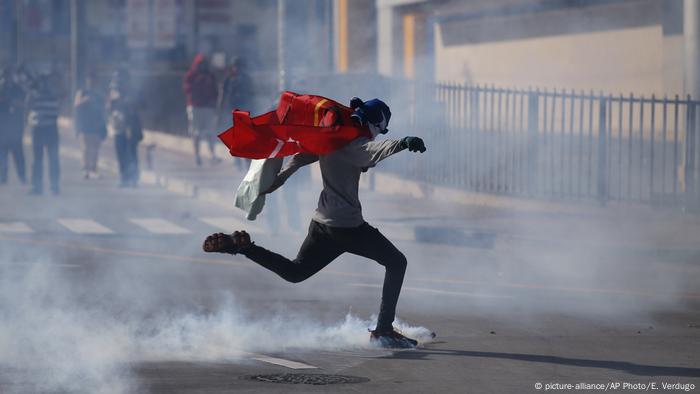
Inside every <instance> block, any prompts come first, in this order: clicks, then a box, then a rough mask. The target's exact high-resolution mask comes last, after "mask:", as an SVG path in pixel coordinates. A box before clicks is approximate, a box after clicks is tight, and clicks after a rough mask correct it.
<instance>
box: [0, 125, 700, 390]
mask: <svg viewBox="0 0 700 394" xmlns="http://www.w3.org/2000/svg"><path fill="white" fill-rule="evenodd" d="M64 139H65V138H64ZM74 145H75V144H74V143H73V142H72V141H70V140H66V141H65V146H66V147H67V148H68V151H65V150H64V155H63V156H62V165H63V179H62V190H63V193H62V194H61V195H60V196H58V197H52V196H40V197H36V196H27V195H26V191H27V190H26V188H23V187H20V186H18V185H16V184H10V185H8V186H4V187H3V188H2V189H0V259H1V260H0V263H1V267H2V268H1V270H2V271H1V275H0V283H1V286H0V316H2V324H1V325H0V392H3V393H4V392H22V393H24V392H30V393H33V392H89V393H95V392H127V393H131V392H152V393H195V392H197V393H199V392H207V393H219V392H221V393H223V392H233V391H241V392H261V391H264V392H360V391H362V392H401V393H406V392H411V393H412V392H419V393H433V392H446V393H447V392H449V393H452V392H454V393H463V392H474V393H522V392H536V391H538V390H536V384H537V383H542V384H543V385H546V384H550V386H549V387H550V388H551V387H552V386H551V385H552V384H571V385H573V386H574V387H573V388H572V389H571V390H567V389H565V388H562V387H561V386H559V387H555V389H557V390H551V391H561V392H563V391H573V389H575V385H576V384H601V385H603V386H602V387H604V388H607V389H608V390H612V389H615V388H617V391H622V390H623V389H624V388H627V389H626V390H625V391H626V392H637V391H643V390H642V387H641V386H640V384H647V385H648V384H652V383H653V384H655V385H656V386H655V387H656V388H657V389H658V390H657V391H660V392H672V391H673V390H663V387H662V385H663V384H665V383H669V384H676V383H680V384H681V385H688V384H693V385H695V387H696V388H695V389H694V391H700V389H698V388H697V386H699V385H700V352H699V350H700V309H699V307H700V288H699V287H698V283H700V281H699V279H700V266H699V265H698V264H697V262H698V261H700V259H699V257H700V247H699V246H698V245H697V244H695V243H693V242H692V240H693V238H692V236H690V235H689V234H688V233H689V232H692V231H693V230H694V229H696V228H697V226H698V220H697V218H694V217H690V216H686V215H680V216H679V215H678V214H676V213H665V212H664V213H658V212H657V213H653V214H652V215H650V216H649V217H647V218H646V219H643V220H640V218H638V217H633V216H630V215H622V214H616V213H615V212H609V214H606V213H605V212H604V211H603V213H600V212H599V213H598V214H596V215H591V214H590V213H588V212H587V211H585V212H586V213H581V212H584V211H581V212H573V213H569V214H550V213H543V212H534V213H533V212H523V211H519V210H517V209H516V210H504V209H487V208H483V207H474V206H462V207H454V206H449V205H444V204H443V205H437V204H434V203H433V204H431V203H430V202H426V201H417V200H415V199H412V198H409V197H406V196H387V195H379V194H375V193H369V192H365V194H364V196H365V207H366V211H367V215H366V216H367V219H368V221H370V222H371V223H373V224H376V225H377V226H379V227H380V229H383V230H385V231H386V233H387V234H388V235H389V237H390V238H392V239H394V240H395V243H396V245H397V246H398V247H399V248H400V249H401V250H402V251H404V252H405V254H406V255H407V256H408V258H409V264H410V266H409V271H408V273H407V277H406V282H405V285H404V289H403V293H402V298H401V300H400V304H399V311H398V314H399V318H400V320H401V321H400V323H399V326H400V327H401V328H402V329H403V330H404V331H406V332H407V333H409V334H410V335H415V336H417V337H419V338H421V339H422V341H423V342H424V343H423V345H422V346H421V348H420V349H417V350H410V351H396V352H393V351H387V350H383V349H377V348H373V347H371V346H369V344H368V334H367V331H366V330H367V328H368V327H371V326H372V314H373V313H376V310H377V306H378V303H379V294H380V286H381V282H382V270H381V269H380V267H379V266H378V265H376V264H374V263H373V262H371V261H367V260H364V259H361V258H359V257H354V256H350V255H346V256H342V257H341V258H340V259H338V260H337V261H336V262H334V263H333V264H331V265H330V266H329V267H328V268H327V269H326V270H324V271H322V272H321V273H319V274H318V275H317V276H315V277H313V278H311V279H309V280H308V281H306V282H304V283H301V284H296V285H295V284H289V283H285V282H283V281H282V280H280V279H279V278H277V277H275V276H274V275H272V274H271V273H269V272H267V271H265V270H263V269H261V268H259V267H257V266H255V265H254V264H253V263H251V262H248V261H247V260H245V259H244V258H241V257H239V256H224V255H208V254H204V253H202V252H200V248H201V241H202V239H203V237H204V236H206V235H207V234H209V233H211V232H216V231H219V230H221V228H222V227H223V228H226V229H229V230H232V229H234V228H238V227H243V226H245V227H246V228H249V223H245V221H244V220H243V219H242V218H241V215H240V214H239V213H238V212H236V211H234V210H232V209H227V208H226V207H225V205H226V204H212V203H211V202H208V201H207V199H196V198H192V197H190V196H187V195H186V193H185V194H183V193H178V192H177V191H172V190H168V189H166V188H163V187H159V186H157V185H153V184H144V185H142V186H141V187H139V188H138V189H120V188H117V187H116V184H117V180H116V176H115V174H113V173H110V172H108V171H105V172H103V178H102V179H99V180H89V181H86V180H83V179H81V176H80V168H79V163H78V161H77V160H76V159H75V157H74V156H75V155H72V154H71V152H70V149H74V148H75V146H74ZM158 154H159V156H158V160H159V161H158V163H157V166H156V170H159V171H161V173H163V174H166V175H168V176H171V177H173V176H180V177H182V178H183V179H188V180H190V181H197V180H200V181H202V180H203V179H208V180H207V181H206V182H207V183H208V185H212V184H217V183H216V182H213V181H212V180H211V178H213V177H223V176H224V175H223V174H230V175H229V177H228V178H222V179H225V180H222V182H221V186H220V188H221V191H222V193H231V189H232V187H233V186H234V185H235V184H236V182H237V179H240V176H241V174H240V173H237V172H236V171H234V170H233V169H232V168H231V166H230V164H228V163H223V164H221V165H219V166H218V167H215V168H213V169H211V170H210V171H209V170H208V169H207V168H205V169H201V170H198V169H192V168H190V167H189V166H190V162H191V160H190V158H188V157H182V155H180V154H176V153H168V152H165V151H161V152H159V153H158ZM105 156H106V158H107V159H109V156H111V147H110V146H107V147H105ZM207 174H208V175H207ZM207 176H208V177H209V178H207ZM171 189H172V188H171ZM312 189H313V187H308V188H307V189H306V190H305V191H303V192H302V193H301V200H302V206H303V209H302V213H301V215H302V217H308V215H309V212H308V210H309V209H311V208H310V207H309V201H310V202H311V204H313V198H314V194H315V193H316V192H317V190H312ZM611 218H613V219H611ZM649 218H653V221H651V219H649ZM650 221H651V222H650ZM643 224H646V225H643ZM253 230H254V231H253V233H254V236H255V241H256V242H257V243H259V244H261V245H265V246H269V247H270V248H273V249H275V250H278V251H280V252H282V253H283V254H286V255H289V256H291V255H294V254H295V253H296V250H297V248H298V245H299V244H300V243H301V240H302V239H303V235H304V233H303V229H293V228H290V226H283V227H282V229H281V230H280V231H279V232H277V233H276V234H273V233H272V232H270V231H269V230H268V229H267V227H266V226H265V222H264V221H262V222H261V223H258V224H257V226H256V227H254V228H253ZM293 230H296V231H293ZM458 230H459V231H458ZM432 331H434V332H436V333H437V334H438V337H437V338H435V339H431V338H430V337H429V335H428V334H429V333H430V332H432ZM290 374H292V375H290ZM314 374H322V375H323V376H322V377H321V378H314V376H312V375H314ZM262 375H265V376H267V375H275V376H272V377H262V378H260V379H262V380H256V379H255V377H256V376H257V377H260V376H262ZM306 375H309V376H306ZM335 375H339V376H341V377H336V379H342V376H345V377H353V378H357V382H356V383H346V384H334V385H310V384H304V382H306V383H309V382H311V381H312V380H313V379H318V381H319V382H323V381H331V380H332V378H333V377H334V376H335ZM274 379H290V380H294V379H296V380H297V381H301V382H302V383H299V384H291V383H286V384H285V383H271V382H269V380H274ZM264 380H268V381H264ZM615 383H620V384H621V386H620V387H619V388H618V387H616V386H614V384H615ZM624 383H628V384H630V385H633V386H622V384H624ZM611 384H613V385H611ZM634 385H636V386H634ZM681 387H687V386H681ZM545 388H546V387H543V388H542V389H541V390H539V391H544V389H545ZM587 389H588V390H579V391H578V392H594V391H598V390H595V388H593V387H590V386H589V387H587Z"/></svg>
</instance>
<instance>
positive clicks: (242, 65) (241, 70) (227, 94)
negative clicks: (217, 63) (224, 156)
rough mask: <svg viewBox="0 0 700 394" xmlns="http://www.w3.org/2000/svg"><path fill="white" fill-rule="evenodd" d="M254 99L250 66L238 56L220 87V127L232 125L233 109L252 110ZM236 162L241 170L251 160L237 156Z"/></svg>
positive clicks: (218, 104) (225, 127) (218, 124)
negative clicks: (249, 71) (249, 72)
mask: <svg viewBox="0 0 700 394" xmlns="http://www.w3.org/2000/svg"><path fill="white" fill-rule="evenodd" d="M253 100H254V97H253V81H252V79H251V78H250V75H249V74H248V67H247V65H246V62H245V60H244V59H243V58H240V57H236V58H234V59H233V62H232V63H231V66H230V67H229V69H228V70H227V73H226V76H225V77H224V80H223V81H222V82H221V85H220V87H219V100H218V103H217V109H218V121H217V122H216V123H217V126H218V128H219V129H221V130H225V129H227V128H229V127H230V126H231V125H230V123H231V111H233V110H234V109H245V110H249V111H251V112H252V108H253V104H254V103H253ZM235 163H236V167H237V168H238V169H239V170H245V169H246V167H247V164H248V163H249V160H246V159H243V158H240V157H236V158H235Z"/></svg>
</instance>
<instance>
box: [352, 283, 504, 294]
mask: <svg viewBox="0 0 700 394" xmlns="http://www.w3.org/2000/svg"><path fill="white" fill-rule="evenodd" d="M350 286H353V287H372V288H381V287H382V285H373V284H367V283H351V284H350ZM401 291H417V292H421V293H432V294H440V295H452V296H459V297H476V298H514V297H513V296H507V295H496V294H478V293H465V292H462V291H449V290H437V289H428V288H423V287H410V286H403V287H402V288H401Z"/></svg>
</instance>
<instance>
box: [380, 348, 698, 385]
mask: <svg viewBox="0 0 700 394" xmlns="http://www.w3.org/2000/svg"><path fill="white" fill-rule="evenodd" d="M431 355H439V356H461V357H484V358H500V359H509V360H517V361H530V362H536V363H548V364H559V365H570V366H574V367H587V368H603V369H616V370H618V371H622V372H627V373H630V374H632V375H638V376H678V377H693V378H697V377H700V368H685V367H665V366H659V365H645V364H635V363H630V362H626V361H609V360H588V359H580V358H567V357H557V356H547V355H539V354H520V353H500V352H479V351H471V350H450V349H444V350H442V349H418V350H415V351H403V352H396V353H394V354H393V355H390V356H384V357H381V358H385V359H394V360H425V359H428V357H429V356H431Z"/></svg>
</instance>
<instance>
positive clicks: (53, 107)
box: [26, 76, 60, 195]
mask: <svg viewBox="0 0 700 394" xmlns="http://www.w3.org/2000/svg"><path fill="white" fill-rule="evenodd" d="M30 86H31V90H30V92H29V94H28V95H27V104H26V108H27V126H28V127H29V130H30V133H31V135H32V152H33V154H34V162H33V163H32V190H31V192H30V194H42V193H43V183H44V182H43V180H44V177H43V176H44V168H43V167H44V149H46V153H47V156H48V158H49V180H50V183H51V192H52V193H53V194H54V195H57V194H59V192H60V189H59V185H58V180H59V176H60V167H59V158H58V125H57V119H58V112H59V106H58V100H57V99H56V96H55V94H54V93H53V91H52V90H51V87H50V86H49V83H48V78H47V77H46V76H39V77H37V78H36V79H35V80H33V81H32V82H31V85H30Z"/></svg>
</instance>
